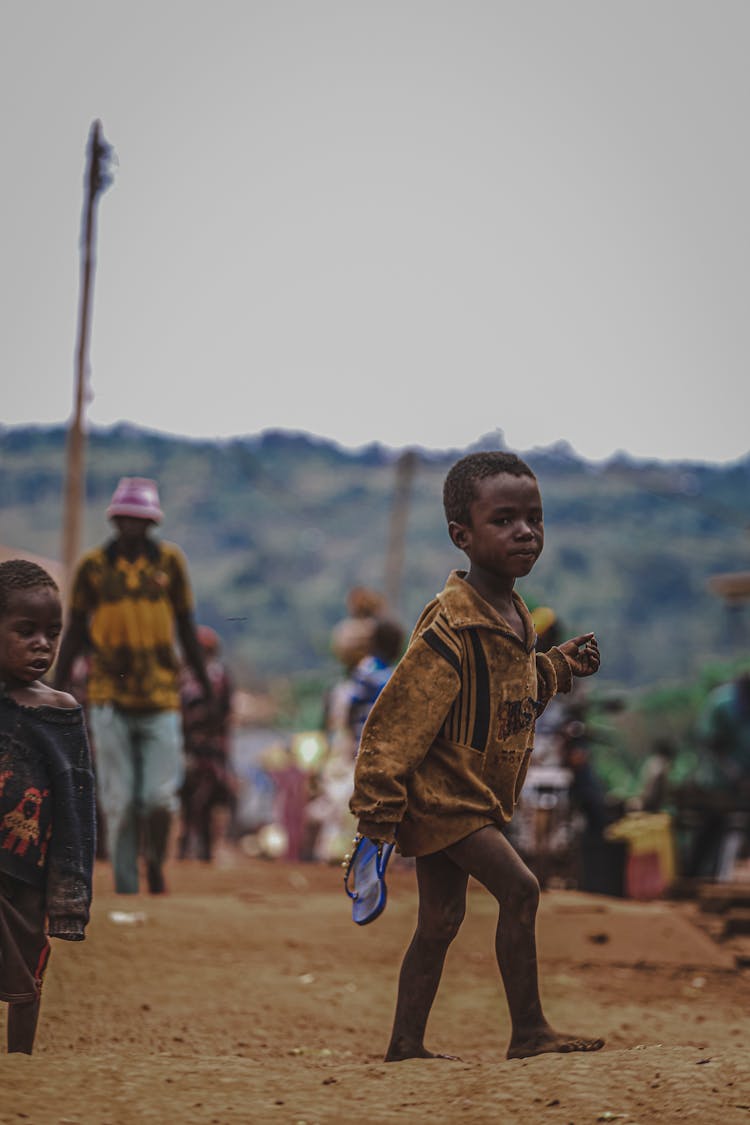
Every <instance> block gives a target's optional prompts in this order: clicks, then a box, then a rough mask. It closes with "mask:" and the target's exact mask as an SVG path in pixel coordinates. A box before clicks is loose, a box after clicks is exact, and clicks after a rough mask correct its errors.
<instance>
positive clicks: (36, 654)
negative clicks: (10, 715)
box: [0, 586, 62, 685]
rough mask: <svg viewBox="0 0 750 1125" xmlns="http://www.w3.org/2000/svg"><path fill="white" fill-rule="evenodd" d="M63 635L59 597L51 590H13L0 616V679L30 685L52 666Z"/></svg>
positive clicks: (49, 587) (15, 683)
mask: <svg viewBox="0 0 750 1125" xmlns="http://www.w3.org/2000/svg"><path fill="white" fill-rule="evenodd" d="M61 631H62V606H61V605H60V595H59V594H58V593H57V590H53V589H52V587H51V586H34V587H32V588H31V589H28V590H13V591H11V594H10V597H9V599H8V606H7V609H6V610H5V612H4V613H3V614H2V615H0V677H2V678H3V679H4V680H5V681H6V683H9V684H11V685H18V684H30V683H33V682H34V680H38V679H40V678H41V677H42V676H44V675H45V674H46V673H47V672H48V671H49V669H50V668H51V667H52V664H53V663H54V660H55V656H56V655H57V646H58V644H59V641H60V633H61Z"/></svg>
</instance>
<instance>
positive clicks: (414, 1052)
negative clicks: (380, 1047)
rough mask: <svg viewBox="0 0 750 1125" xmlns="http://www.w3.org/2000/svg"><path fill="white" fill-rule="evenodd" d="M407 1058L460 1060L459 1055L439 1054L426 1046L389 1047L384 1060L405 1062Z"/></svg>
mask: <svg viewBox="0 0 750 1125" xmlns="http://www.w3.org/2000/svg"><path fill="white" fill-rule="evenodd" d="M405 1059H450V1060H451V1062H460V1061H461V1060H460V1059H459V1057H458V1055H439V1054H437V1053H436V1052H435V1051H428V1050H427V1048H426V1047H413V1048H411V1047H405V1046H399V1047H389V1048H388V1050H387V1052H386V1056H385V1058H384V1059H383V1062H404V1060H405Z"/></svg>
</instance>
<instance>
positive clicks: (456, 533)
mask: <svg viewBox="0 0 750 1125" xmlns="http://www.w3.org/2000/svg"><path fill="white" fill-rule="evenodd" d="M448 534H449V535H450V537H451V542H452V543H453V546H454V547H458V549H459V551H465V550H466V547H467V545H468V542H469V529H468V527H467V526H466V524H464V523H456V521H455V520H451V522H450V523H449V524H448Z"/></svg>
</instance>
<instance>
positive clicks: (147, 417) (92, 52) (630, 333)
mask: <svg viewBox="0 0 750 1125" xmlns="http://www.w3.org/2000/svg"><path fill="white" fill-rule="evenodd" d="M749 32H750V4H748V3H747V2H746V0H737V2H728V0H705V2H702V3H696V2H694V0H674V2H672V0H585V2H584V0H536V2H534V0H515V2H513V3H509V2H504V0H486V2H484V0H453V2H450V3H447V2H444V0H400V2H397V0H368V2H361V0H298V2H293V0H262V2H260V0H241V2H239V0H238V2H236V3H235V2H221V0H212V2H211V3H201V4H196V3H188V2H177V0H169V2H164V0H162V2H160V0H149V2H132V0H130V2H128V3H127V4H126V3H122V0H117V2H111V0H96V2H95V3H93V2H92V3H83V2H74V0H55V2H54V3H52V2H47V0H45V2H35V0H26V2H25V3H20V2H17V3H11V2H10V0H8V2H6V3H5V4H3V6H2V14H1V15H0V121H1V122H2V144H3V157H4V173H3V177H2V188H1V189H0V190H1V191H2V204H3V205H2V207H1V208H0V247H1V253H0V297H1V299H2V309H3V324H4V329H3V331H2V333H0V370H2V373H3V386H4V388H5V389H4V393H3V396H2V413H1V414H0V420H2V421H3V422H5V423H7V424H12V425H15V424H19V423H24V424H25V423H32V422H39V423H56V422H63V421H65V420H66V419H67V417H68V416H69V414H70V411H71V407H72V401H73V375H74V352H75V335H76V315H77V312H76V309H77V301H78V285H79V258H78V243H79V234H80V221H81V205H82V187H83V172H84V156H85V152H84V150H85V145H86V139H87V134H88V130H89V127H90V125H91V122H92V121H93V120H94V119H95V118H100V119H101V121H102V125H103V129H104V134H105V136H106V138H107V139H108V141H110V142H111V144H112V145H113V146H114V150H115V152H116V156H117V162H118V163H117V166H116V168H115V178H114V183H113V185H112V187H111V188H110V189H109V191H107V192H106V193H105V194H104V195H103V196H102V197H101V200H100V204H99V223H98V265H97V273H96V283H95V301H94V319H93V335H92V347H91V361H92V370H91V383H92V392H93V397H92V400H91V402H90V405H89V419H90V421H91V422H92V423H94V424H97V425H108V424H111V423H113V422H116V421H118V420H123V419H124V420H129V421H132V422H135V423H137V424H140V425H144V426H148V427H151V428H155V429H159V430H165V431H168V432H171V433H178V434H187V435H194V436H201V437H214V436H228V435H239V434H253V433H257V432H259V431H261V430H263V429H267V428H271V427H274V428H277V427H280V428H285V429H301V430H306V431H309V432H311V433H314V434H319V435H322V436H325V437H330V438H334V439H336V440H337V441H339V442H341V443H342V444H343V445H346V446H359V445H361V444H363V443H365V442H369V441H372V440H379V441H382V442H384V443H385V444H387V445H392V446H403V445H411V444H421V445H424V446H427V447H429V448H446V447H451V448H455V447H463V446H465V445H467V444H469V443H472V442H474V441H476V440H477V438H479V437H480V436H481V435H483V434H486V433H488V432H491V431H495V430H497V429H501V430H502V431H503V432H504V434H505V439H506V442H507V443H508V445H509V446H510V447H511V448H513V449H518V450H528V449H531V448H532V447H533V446H537V445H548V444H550V443H552V442H555V441H557V440H559V439H565V440H567V441H569V442H570V443H571V444H572V446H573V447H574V448H575V449H576V450H577V451H578V452H579V453H580V454H582V455H583V456H585V457H588V458H591V459H594V460H597V459H601V458H603V457H607V456H609V455H610V454H611V453H613V452H614V451H616V450H621V449H622V450H626V451H628V452H630V453H632V454H634V455H636V456H654V457H659V458H664V459H674V458H689V459H694V460H708V461H725V460H731V459H734V458H737V457H740V456H743V455H745V454H746V453H747V452H748V450H749V449H750V437H749V436H748V423H747V415H748V378H747V356H748V352H749V345H750V316H749V315H748V296H749V292H750V288H749V285H748V281H749V274H750V223H749V221H748V208H749V207H750V155H749V146H748V137H747V129H748V111H749V108H750V106H749V101H750V98H749V95H750V67H749V66H748V62H747V57H748V33H749Z"/></svg>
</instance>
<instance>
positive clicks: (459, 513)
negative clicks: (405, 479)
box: [443, 450, 536, 524]
mask: <svg viewBox="0 0 750 1125" xmlns="http://www.w3.org/2000/svg"><path fill="white" fill-rule="evenodd" d="M500 473H510V475H511V476H514V477H532V478H533V479H534V480H536V473H534V472H532V470H531V469H530V468H529V466H528V465H527V464H526V462H525V461H522V460H521V458H520V457H517V456H516V454H515V453H505V452H502V451H500V450H490V451H487V452H485V453H470V454H469V455H468V456H467V457H462V458H461V460H460V461H456V463H455V465H453V466H452V467H451V468H450V469H449V471H448V476H447V477H446V478H445V484H444V485H443V507H444V508H445V518H446V519H447V521H448V523H463V524H470V523H471V511H470V508H471V502H472V500H476V483H477V481H480V480H484V479H485V477H496V476H499V474H500Z"/></svg>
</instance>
